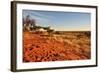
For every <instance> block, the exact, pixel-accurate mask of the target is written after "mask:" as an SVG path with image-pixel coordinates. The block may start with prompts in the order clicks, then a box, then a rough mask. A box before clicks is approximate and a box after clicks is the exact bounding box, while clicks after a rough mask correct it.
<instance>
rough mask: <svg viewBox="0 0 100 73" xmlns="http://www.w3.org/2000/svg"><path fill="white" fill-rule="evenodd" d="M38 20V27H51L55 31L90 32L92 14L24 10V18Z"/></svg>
mask: <svg viewBox="0 0 100 73" xmlns="http://www.w3.org/2000/svg"><path fill="white" fill-rule="evenodd" d="M27 15H30V19H34V20H36V25H39V26H44V27H47V26H50V27H51V28H52V29H54V30H55V31H90V30H91V14H90V13H82V12H81V13H80V12H58V11H37V10H23V12H22V16H23V18H26V16H27Z"/></svg>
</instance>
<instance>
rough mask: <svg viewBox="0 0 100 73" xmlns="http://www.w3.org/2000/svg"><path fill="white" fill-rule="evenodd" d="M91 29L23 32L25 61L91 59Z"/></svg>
mask: <svg viewBox="0 0 100 73" xmlns="http://www.w3.org/2000/svg"><path fill="white" fill-rule="evenodd" d="M90 33H91V32H90V31H56V32H54V33H52V34H48V33H47V32H29V31H24V32H23V62H46V61H47V62H48V61H67V60H87V59H91V34H90Z"/></svg>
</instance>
